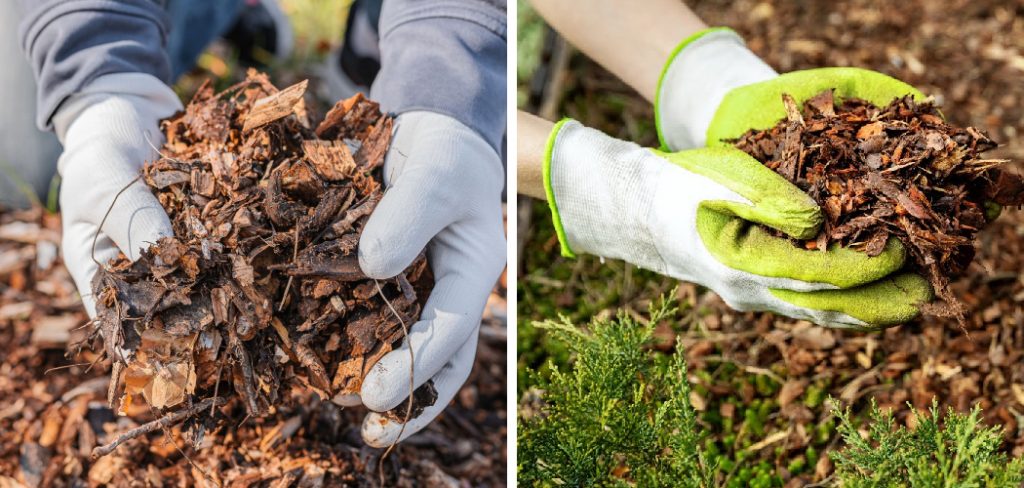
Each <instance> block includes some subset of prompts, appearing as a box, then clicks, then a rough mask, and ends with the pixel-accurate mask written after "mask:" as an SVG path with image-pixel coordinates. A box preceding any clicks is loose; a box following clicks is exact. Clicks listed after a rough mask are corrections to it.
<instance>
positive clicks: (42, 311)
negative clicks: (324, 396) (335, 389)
mask: <svg viewBox="0 0 1024 488" xmlns="http://www.w3.org/2000/svg"><path fill="white" fill-rule="evenodd" d="M59 243H60V219H59V216H58V215H53V214H48V213H45V212H43V211H41V210H39V209H36V210H32V211H26V212H9V211H6V212H5V211H3V210H0V344H2V345H0V486H13V487H20V486H30V487H35V486H44V487H69V486H86V485H88V486H102V485H106V486H138V484H139V483H143V484H146V485H147V486H217V485H220V486H281V487H285V486H339V485H342V486H345V485H347V486H374V485H376V484H377V482H378V479H379V476H378V472H377V460H378V458H379V456H380V454H381V452H382V451H381V450H380V449H373V448H370V447H367V446H365V445H364V444H363V442H362V440H361V438H360V434H359V429H360V426H361V422H362V417H363V416H364V415H365V414H366V410H365V409H363V408H347V409H343V408H340V407H338V406H336V405H334V404H333V403H331V402H328V401H324V400H321V399H320V398H319V397H318V395H316V394H310V393H309V391H308V389H307V388H305V387H304V386H301V385H298V386H295V387H293V388H292V389H291V390H288V391H282V392H281V395H282V396H284V395H287V397H288V398H287V401H282V403H281V404H280V405H279V406H277V407H276V408H274V409H273V410H272V411H271V412H270V413H268V414H266V415H264V416H262V417H260V418H253V417H248V415H247V412H246V409H245V407H244V406H243V405H242V404H241V402H239V401H237V400H234V401H232V402H230V403H229V404H228V405H227V406H225V407H222V408H221V409H220V410H219V411H218V416H223V418H224V421H222V422H215V423H214V425H213V426H212V427H210V428H208V429H206V430H205V432H204V433H203V436H202V438H201V439H197V437H196V436H190V435H187V432H186V431H187V430H188V429H187V428H183V426H181V425H174V426H170V427H169V428H167V429H159V430H156V431H153V432H151V433H148V434H146V435H145V436H142V437H139V438H136V439H133V440H130V441H127V442H125V443H124V444H122V445H121V446H120V447H119V448H118V449H117V450H115V451H113V453H111V454H109V455H106V456H104V457H101V458H99V459H98V460H95V461H94V460H93V459H92V457H91V453H92V451H93V449H94V448H95V447H97V446H101V445H104V444H107V443H109V442H111V441H112V440H113V439H114V438H116V437H117V436H119V435H120V434H122V433H124V432H125V431H127V430H129V429H132V428H135V427H138V426H139V425H142V424H145V423H146V422H148V421H150V420H152V419H156V418H160V417H161V415H160V414H158V413H155V412H154V411H153V410H151V409H150V408H149V406H147V405H146V404H145V402H134V403H132V404H131V405H128V406H126V409H127V413H128V415H127V416H118V415H115V413H114V411H113V410H112V409H111V408H110V407H109V406H108V405H107V401H106V395H107V385H108V378H109V373H110V368H111V366H110V364H109V362H107V361H100V360H99V359H100V357H99V356H100V353H97V352H94V351H91V350H88V349H84V350H83V351H82V352H81V354H80V355H79V356H76V357H75V358H74V359H71V360H69V359H66V358H65V354H66V349H67V347H68V344H69V343H75V342H79V341H81V340H82V339H83V338H84V336H85V335H86V334H87V332H88V330H87V329H86V327H85V324H86V321H87V317H86V316H85V313H84V311H83V309H82V305H81V302H80V300H79V299H78V298H77V293H76V291H75V287H74V284H73V282H72V280H71V278H70V275H69V274H68V273H67V271H66V269H65V268H64V266H63V265H62V263H61V259H60V257H59V253H58V245H59ZM504 296H505V291H504V285H503V284H500V287H499V288H498V289H497V290H496V292H495V293H494V294H493V295H492V304H490V305H489V308H488V311H487V312H486V314H485V318H484V323H483V325H482V327H481V330H482V333H481V341H480V343H479V344H480V345H479V346H478V351H477V358H476V364H475V365H474V368H473V372H472V373H471V375H470V377H469V380H468V381H467V382H466V385H465V386H463V388H462V390H461V391H460V392H459V394H458V395H457V396H456V398H455V400H454V401H453V402H452V403H451V404H450V405H449V406H448V408H447V409H446V410H445V411H444V413H443V414H442V415H441V416H440V417H438V419H437V420H436V421H435V422H433V423H432V424H431V425H430V426H428V427H427V428H426V429H424V430H423V431H421V432H420V433H418V434H417V435H414V436H412V437H410V438H409V439H408V440H406V441H405V442H403V443H401V444H399V445H398V447H397V449H396V451H395V452H394V453H392V455H391V456H390V457H389V458H388V459H387V460H386V462H385V470H386V471H387V474H388V478H387V479H388V481H387V482H388V483H389V485H393V486H405V487H413V486H442V487H460V486H505V477H506V449H507V444H506V435H507V432H506V429H505V426H506V408H505V405H506V403H505V402H506V389H505V388H506V382H505V350H506V337H505V323H504V315H503V314H502V310H503V307H504ZM93 363H95V364H94V365H92V366H90V365H91V364H93ZM222 386H223V385H222ZM222 391H223V390H222ZM208 415H209V413H208V411H207V412H204V413H203V414H202V415H201V418H199V420H203V421H205V420H207V419H208V418H209V416H208ZM197 441H198V444H196V442H197ZM211 479H212V480H213V481H211Z"/></svg>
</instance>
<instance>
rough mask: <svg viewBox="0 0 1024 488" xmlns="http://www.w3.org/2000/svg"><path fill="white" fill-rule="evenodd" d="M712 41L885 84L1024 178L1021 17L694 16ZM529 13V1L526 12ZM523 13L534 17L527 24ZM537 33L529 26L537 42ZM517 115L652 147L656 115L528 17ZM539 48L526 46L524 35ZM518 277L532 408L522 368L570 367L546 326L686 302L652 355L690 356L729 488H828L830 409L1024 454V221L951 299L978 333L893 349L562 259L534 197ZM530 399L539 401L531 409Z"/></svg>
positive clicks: (825, 8)
mask: <svg viewBox="0 0 1024 488" xmlns="http://www.w3.org/2000/svg"><path fill="white" fill-rule="evenodd" d="M688 3H691V4H692V5H693V7H694V8H695V10H696V11H697V13H698V14H699V15H700V16H701V17H702V18H704V19H705V20H706V21H707V22H708V24H709V25H725V26H729V27H732V28H733V29H735V30H737V31H738V32H739V33H740V35H742V36H743V37H744V38H745V39H746V41H747V43H748V46H749V47H750V48H751V49H752V50H753V51H754V52H756V53H757V54H758V55H760V56H761V57H763V58H764V59H765V60H766V61H767V62H768V63H769V64H770V65H772V66H773V67H774V68H775V69H777V70H778V71H779V72H787V71H793V70H799V69H808V68H816V67H825V66H857V67H862V68H867V69H872V70H877V71H881V72H883V73H886V74H889V75H891V76H894V77H896V78H899V79H901V80H904V81H906V82H908V83H910V84H912V85H914V86H916V87H918V88H919V89H921V91H923V92H924V93H925V94H928V95H932V96H934V97H935V99H936V101H937V102H938V103H939V105H940V106H941V108H942V110H943V113H944V114H945V115H946V117H947V118H948V120H949V121H950V122H951V123H953V124H955V125H959V126H975V127H978V128H980V129H982V130H984V131H987V133H988V134H989V135H990V136H991V137H992V138H993V139H994V140H995V141H997V142H998V143H999V144H1000V147H999V148H997V149H995V150H993V151H992V152H991V153H990V154H989V155H990V156H991V157H994V158H1007V159H1011V160H1013V161H1015V162H1014V163H1011V165H1010V168H1012V170H1013V171H1018V172H1020V171H1021V170H1022V169H1024V138H1021V135H1022V134H1024V84H1022V83H1020V80H1021V77H1022V76H1024V16H1022V15H1021V14H1022V13H1024V5H1022V4H1020V2H1010V3H1007V2H1001V1H998V0H983V1H972V0H953V1H937V0H909V1H905V2H895V3H887V4H885V7H884V10H879V8H878V7H879V4H878V3H877V2H870V1H862V0H856V1H841V2H785V1H778V0H738V1H726V0H710V1H695V2H688ZM520 7H521V8H522V2H520ZM521 12H522V10H521ZM524 23H525V25H524ZM520 33H521V34H520V41H519V42H520V60H519V62H520V69H519V73H518V75H519V104H520V107H521V108H523V109H526V110H530V111H533V112H536V113H541V114H542V115H544V116H546V117H549V118H552V119H553V120H557V118H560V117H563V116H568V117H573V118H576V119H578V120H580V121H581V122H582V123H584V124H585V125H587V126H591V127H595V128H597V129H600V130H602V131H604V132H606V133H608V134H610V135H613V136H615V137H618V138H621V139H626V140H631V141H635V142H637V143H639V144H642V145H647V146H656V145H657V135H656V134H655V129H654V116H653V110H652V108H651V106H650V104H649V103H648V102H647V101H645V100H644V99H642V98H641V97H640V96H639V95H638V94H637V93H635V92H634V91H633V90H631V89H630V88H629V87H627V86H626V85H624V84H623V83H622V82H621V81H619V80H618V79H617V78H615V77H614V76H613V75H611V74H610V73H608V72H607V71H605V70H603V69H602V68H600V67H599V66H597V65H596V64H595V63H594V62H593V61H591V60H589V59H587V58H586V57H585V56H584V55H582V54H580V53H578V52H574V51H573V50H572V49H571V48H570V49H568V50H567V51H564V52H563V51H562V50H561V48H560V47H559V46H560V44H559V42H558V41H555V40H554V39H553V38H552V36H551V34H550V32H545V28H544V26H543V25H542V23H541V21H539V20H538V19H537V18H536V17H531V16H530V15H529V14H527V15H525V16H524V15H523V14H522V13H521V17H520ZM524 34H525V35H524ZM518 218H519V223H520V225H519V239H520V242H519V243H518V245H519V248H520V250H521V252H520V259H519V262H518V266H519V269H518V270H517V272H518V276H519V280H518V289H517V290H516V292H517V293H518V300H519V315H518V327H519V329H518V350H519V358H518V366H519V368H518V369H519V391H518V393H519V394H520V395H522V394H523V393H524V392H527V391H530V390H531V388H532V387H533V386H534V385H533V383H532V380H531V379H530V377H529V376H527V375H525V374H524V370H525V368H531V369H535V370H539V371H540V372H541V374H544V372H545V371H547V364H548V361H551V362H553V363H554V364H556V365H559V366H565V365H566V364H570V363H571V358H569V357H567V356H568V355H567V353H566V352H565V349H564V346H562V345H560V344H558V343H555V342H553V341H550V340H548V338H547V337H546V336H545V334H544V333H543V332H542V331H540V330H539V329H536V328H534V327H532V325H531V324H532V322H533V321H536V320H542V319H548V318H554V317H556V316H557V315H558V314H562V315H565V316H567V317H568V318H570V319H571V320H572V321H573V322H574V323H577V324H585V323H587V322H588V321H589V319H590V318H591V317H594V316H601V317H608V316H611V315H613V314H614V313H615V311H617V310H625V311H626V312H627V313H629V314H631V315H633V316H635V317H638V318H640V317H642V316H643V311H645V310H646V309H647V306H648V304H649V303H650V302H651V301H652V300H653V299H655V298H657V297H658V296H659V295H661V294H664V293H668V292H669V291H671V290H672V289H673V288H675V287H677V286H678V291H677V298H678V299H679V303H680V304H681V306H682V307H683V312H682V314H681V319H680V320H679V321H678V322H677V323H676V322H673V323H664V324H659V325H658V330H659V334H658V336H659V337H660V339H661V341H660V342H659V344H658V345H657V346H656V347H655V348H656V349H657V350H659V351H662V352H665V353H668V352H670V351H672V350H673V349H674V348H677V347H683V348H685V350H686V355H687V358H688V362H689V368H690V369H689V372H690V377H689V380H690V382H691V383H692V385H693V388H694V392H693V394H692V395H691V403H692V404H693V405H694V407H696V408H697V409H698V410H699V411H700V421H701V424H702V426H703V427H705V428H706V430H707V433H708V434H709V437H708V440H707V444H706V446H705V447H706V448H707V449H708V450H709V451H711V452H716V453H720V454H721V455H722V456H724V458H723V459H727V460H728V461H729V463H727V464H726V465H725V466H724V468H722V470H721V471H720V473H719V475H720V480H723V481H726V480H729V479H733V478H735V476H736V474H737V472H739V471H741V470H743V469H748V470H750V469H757V470H767V471H769V472H771V474H772V475H773V478H774V483H775V484H777V485H779V486H787V487H788V486H805V485H808V484H811V483H821V482H823V481H827V480H828V479H829V476H830V475H831V473H832V470H833V468H832V466H831V463H830V461H829V459H828V456H826V455H824V453H825V452H826V451H828V450H831V449H834V448H835V447H836V446H837V444H838V442H839V439H838V436H837V434H836V430H835V424H836V421H835V418H834V417H833V415H832V410H831V408H829V406H828V405H827V402H826V401H825V400H826V398H827V397H828V396H832V397H834V398H836V399H838V400H840V401H841V402H842V403H844V404H848V405H851V406H852V407H853V411H854V413H855V415H861V414H863V413H864V412H865V411H866V408H867V407H868V405H869V402H870V401H871V400H872V399H873V400H874V401H876V402H877V403H878V404H879V405H880V406H882V407H884V408H891V409H893V410H894V412H895V414H896V419H897V420H898V421H899V422H904V423H905V422H907V421H908V420H907V419H908V418H909V416H908V414H909V412H910V406H911V405H912V406H914V407H916V408H918V409H925V408H927V407H928V406H929V405H930V404H931V402H932V399H933V398H935V399H937V400H938V402H939V404H940V405H941V406H943V408H944V407H945V406H951V407H953V408H955V409H956V410H958V411H967V410H969V409H970V408H971V407H972V406H974V405H980V406H981V407H982V408H983V409H984V413H983V415H984V417H985V420H986V422H988V423H989V424H992V425H999V426H1001V427H1002V428H1003V429H1004V436H1005V444H1004V449H1005V450H1006V451H1007V452H1008V453H1010V454H1012V455H1014V456H1021V455H1024V361H1022V359H1024V212H1022V211H1021V210H1020V209H1004V211H1003V215H1002V217H1000V218H999V219H998V220H997V221H996V222H995V223H994V224H993V225H991V226H990V227H988V228H987V229H985V230H984V231H983V232H982V233H981V234H980V237H979V240H978V245H977V247H978V256H977V258H976V260H975V262H974V263H973V264H972V265H971V266H970V268H969V270H968V271H967V274H966V276H965V277H964V278H962V279H960V280H957V281H956V282H954V283H953V291H954V293H955V294H956V295H957V296H958V297H960V298H961V299H962V300H963V302H964V304H965V306H966V307H967V309H968V317H967V325H966V327H965V328H962V327H961V326H960V325H958V324H957V323H956V321H955V320H954V319H940V318H935V317H927V316H926V317H924V318H921V319H918V320H915V321H914V322H912V323H909V324H906V325H903V326H899V327H894V328H891V329H888V330H885V331H882V332H876V333H863V332H846V331H839V330H829V329H824V328H821V327H817V326H813V325H812V324H810V323H808V322H804V321H798V320H791V319H788V318H785V317H780V316H776V315H773V314H771V313H738V312H735V311H733V310H731V309H729V307H728V306H726V305H725V304H724V303H723V302H722V300H721V299H720V298H719V297H718V296H717V295H715V294H714V293H712V292H710V291H708V290H706V289H703V288H701V287H698V286H695V285H692V284H689V283H677V282H676V281H675V280H672V279H668V278H664V277H661V276H657V275H655V274H652V273H649V272H646V271H643V270H638V269H636V268H635V267H633V266H631V265H628V264H625V263H622V262H617V261H608V262H605V263H602V262H600V261H599V260H598V259H597V258H594V257H590V256H583V257H580V258H579V259H575V260H570V259H565V258H563V257H561V256H560V255H559V246H558V242H557V239H556V237H555V234H554V232H553V230H552V228H551V218H550V215H549V211H548V209H547V206H546V204H542V203H539V202H536V201H532V200H529V199H525V198H521V200H520V202H519V209H518ZM530 396H531V397H534V395H530Z"/></svg>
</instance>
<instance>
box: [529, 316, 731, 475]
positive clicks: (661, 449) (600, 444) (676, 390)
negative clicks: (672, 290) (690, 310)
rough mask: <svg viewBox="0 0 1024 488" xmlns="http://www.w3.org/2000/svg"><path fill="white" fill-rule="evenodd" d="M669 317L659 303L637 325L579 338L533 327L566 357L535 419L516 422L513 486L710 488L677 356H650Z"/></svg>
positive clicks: (601, 328) (571, 328)
mask: <svg viewBox="0 0 1024 488" xmlns="http://www.w3.org/2000/svg"><path fill="white" fill-rule="evenodd" d="M675 312H676V309H675V308H674V307H673V306H672V303H671V302H670V301H668V300H666V299H664V298H662V299H661V300H660V301H658V302H657V303H656V304H655V305H652V306H651V309H650V317H649V321H648V324H647V325H644V324H641V323H639V322H638V321H636V320H634V319H633V318H631V317H630V316H628V315H626V314H624V313H620V314H619V315H618V316H617V317H616V318H615V319H614V320H594V321H593V322H592V323H591V325H590V327H589V331H584V330H581V329H579V328H577V327H576V326H575V325H574V324H572V323H571V322H569V321H568V320H567V319H565V318H563V319H562V320H560V321H546V322H543V323H538V324H536V326H537V327H541V328H544V329H546V330H547V331H548V333H549V334H551V335H552V337H553V338H554V339H555V340H558V341H561V342H563V343H565V344H566V345H567V346H568V348H569V350H570V352H571V353H572V354H573V358H574V359H573V363H572V367H571V369H570V370H568V371H565V370H563V369H559V368H558V367H557V366H554V365H551V372H550V375H549V377H548V378H547V379H542V378H536V377H535V379H536V381H537V384H538V385H540V389H541V390H542V392H543V393H542V398H543V402H542V406H541V412H540V413H538V414H535V415H533V416H531V417H530V418H523V417H520V418H519V433H518V435H519V443H518V445H519V449H518V453H519V461H518V467H517V471H518V475H519V482H520V483H521V484H522V486H535V487H548V486H580V487H583V486H586V487H590V486H638V487H660V486H680V487H701V488H710V487H712V486H714V481H713V480H714V467H713V466H709V465H708V463H707V460H706V459H705V456H704V455H703V453H702V451H701V449H700V448H699V447H698V446H700V445H701V441H702V436H701V434H700V433H699V432H700V428H699V426H698V425H697V420H696V413H695V411H694V410H693V408H692V407H691V406H690V404H689V398H688V397H689V394H690V386H689V383H688V382H687V380H686V362H685V359H684V357H683V355H682V353H681V352H676V353H675V354H673V355H671V356H665V355H660V354H654V353H653V352H652V351H651V350H650V348H649V347H647V346H649V345H650V343H651V341H652V336H653V331H654V326H655V325H656V324H657V323H658V322H659V321H661V320H665V319H666V318H668V317H670V316H673V315H674V314H675Z"/></svg>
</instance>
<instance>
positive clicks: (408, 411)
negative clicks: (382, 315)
mask: <svg viewBox="0 0 1024 488" xmlns="http://www.w3.org/2000/svg"><path fill="white" fill-rule="evenodd" d="M373 283H374V284H375V285H377V293H379V294H380V297H381V298H382V299H383V300H384V303H386V304H387V305H388V308H389V309H391V313H393V314H395V318H397V319H398V323H399V324H402V334H403V335H404V336H405V345H407V346H409V401H408V402H406V404H405V418H404V419H402V427H400V428H399V429H398V436H396V437H395V440H393V441H391V445H390V446H388V448H387V449H385V450H384V454H381V455H380V460H379V461H377V473H378V474H379V475H380V486H384V460H385V459H387V457H388V455H389V454H391V451H392V450H394V449H395V446H397V445H398V441H399V440H400V439H401V438H402V434H404V433H405V425H406V424H408V423H409V417H412V403H413V397H412V395H413V393H416V381H415V378H413V374H414V373H415V372H416V356H415V355H413V352H412V342H411V341H410V340H409V329H408V328H407V327H406V326H405V320H404V319H402V315H401V314H399V313H398V310H395V306H394V305H392V304H391V301H390V300H388V297H386V296H384V290H382V289H381V287H380V282H379V281H377V280H373Z"/></svg>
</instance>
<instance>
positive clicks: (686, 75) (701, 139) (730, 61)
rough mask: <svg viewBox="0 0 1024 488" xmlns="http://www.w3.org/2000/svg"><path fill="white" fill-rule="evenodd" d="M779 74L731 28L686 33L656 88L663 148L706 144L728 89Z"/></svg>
mask: <svg viewBox="0 0 1024 488" xmlns="http://www.w3.org/2000/svg"><path fill="white" fill-rule="evenodd" d="M776 76H778V74H777V73H776V72H775V70H773V69H772V68H771V67H769V66H768V65H767V64H765V62H764V61H762V60H761V59H760V58H758V57H757V55H755V54H754V53H753V52H751V51H750V49H748V48H747V47H746V45H745V44H744V42H743V39H742V38H741V37H740V36H739V35H738V34H737V33H736V32H735V31H733V30H732V29H729V28H725V27H712V28H709V29H704V30H702V31H699V32H696V33H694V34H693V35H691V36H689V37H687V38H686V39H684V40H683V41H682V42H681V43H680V44H679V46H677V47H676V48H675V50H673V51H672V54H671V55H670V56H669V58H668V60H667V61H666V62H665V66H664V67H663V68H662V72H661V76H660V78H659V79H658V87H657V89H656V91H655V100H654V117H655V126H656V128H657V131H658V141H659V142H660V143H661V148H662V149H663V150H672V151H678V150H683V149H692V148H696V147H702V146H704V145H705V144H706V142H707V141H706V139H707V128H708V126H709V125H710V124H711V120H712V119H713V118H714V115H715V112H716V110H717V109H718V105H719V104H720V103H721V101H722V99H723V98H724V97H725V95H726V93H728V92H729V91H730V90H732V89H733V88H736V87H740V86H743V85H747V84H750V83H756V82H759V81H764V80H768V79H771V78H774V77H776Z"/></svg>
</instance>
